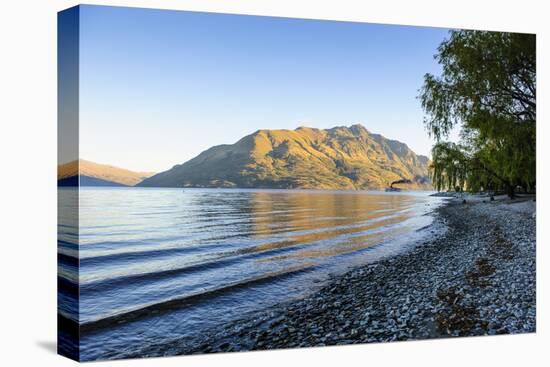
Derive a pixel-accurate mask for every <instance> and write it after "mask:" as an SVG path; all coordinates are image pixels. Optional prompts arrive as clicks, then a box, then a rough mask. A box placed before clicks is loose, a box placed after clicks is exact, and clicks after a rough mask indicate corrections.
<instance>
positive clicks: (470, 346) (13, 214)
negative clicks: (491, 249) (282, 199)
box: [0, 0, 550, 367]
mask: <svg viewBox="0 0 550 367" xmlns="http://www.w3.org/2000/svg"><path fill="white" fill-rule="evenodd" d="M93 3H94V4H105V5H126V6H141V7H156V8H172V9H183V10H199V11H216V12H228V13H241V14H258V15H280V16H288V17H302V18H317V19H337V20H354V21H365V22H378V23H394V24H409V25H430V26H441V27H459V28H474V29H490V30H501V31H520V32H530V33H533V32H535V33H537V42H538V52H539V54H538V60H537V64H538V66H539V69H538V101H539V106H538V107H539V108H538V122H539V123H538V128H537V129H538V131H537V135H538V141H539V143H538V150H539V151H538V157H537V158H538V160H537V163H538V175H539V177H538V179H537V181H538V183H539V188H538V194H537V195H538V196H537V204H538V210H539V211H538V213H537V221H538V225H537V228H538V238H537V245H538V246H537V247H538V253H537V273H538V284H537V299H538V301H537V306H538V307H537V316H538V317H537V334H531V335H518V336H497V337H477V338H465V339H447V340H438V341H420V342H401V343H390V344H376V345H374V344H370V345H363V346H349V347H328V348H316V349H301V350H288V351H273V352H254V353H233V354H218V355H209V356H192V357H171V358H157V359H143V360H131V361H118V362H100V363H98V365H101V366H104V365H105V366H110V365H113V366H121V367H122V366H176V365H177V366H217V365H220V364H224V365H225V366H279V365H289V366H290V365H298V366H300V365H302V366H309V365H311V364H314V363H315V364H318V365H323V366H324V365H326V366H329V365H341V364H346V365H362V366H364V365H396V364H402V365H405V366H416V365H422V366H432V365H433V366H436V365H437V366H441V365H446V366H464V365H487V366H489V365H491V366H492V365H498V366H523V365H528V366H535V365H542V364H543V363H544V362H546V363H548V360H550V353H548V352H547V350H548V348H549V347H548V345H550V338H549V332H550V331H549V330H550V328H549V325H548V323H549V321H548V320H549V317H548V314H549V313H550V307H549V305H550V302H549V301H548V294H549V292H548V274H549V271H548V270H547V269H548V267H549V262H550V257H549V251H548V247H549V246H550V244H549V243H548V241H545V240H547V239H548V229H547V228H548V227H546V228H545V226H544V223H546V225H547V226H548V225H550V222H549V218H548V215H547V213H548V211H547V210H546V211H544V210H542V209H543V205H544V206H547V204H548V194H547V193H545V192H544V191H543V189H544V190H546V192H548V186H549V185H550V184H549V183H548V181H549V177H548V171H547V170H545V169H544V167H543V164H546V165H548V162H549V161H550V156H549V155H548V144H544V142H547V141H550V136H549V134H548V130H549V128H548V123H547V122H548V121H547V117H548V107H547V106H548V103H550V100H549V95H548V83H549V79H548V73H549V67H550V60H549V48H550V45H549V43H548V41H549V39H550V34H549V30H550V27H549V26H548V22H549V21H550V20H549V19H548V16H547V14H548V11H546V12H545V11H544V4H545V3H546V2H545V1H542V0H539V1H530V0H522V1H517V0H515V1H508V0H500V1H488V0H485V1H482V0H473V1H472V0H452V1H448V0H439V1H437V0H434V1H424V0H422V1H421V0H401V1H395V0H394V1H390V0H386V1H368V0H363V1H348V0H334V1H320V0H318V1H299V0H294V1H286V0H278V1H277V0H273V1H267V0H248V1H246V0H232V1H231V0H218V1H215V0H195V1H176V0H172V1H153V0H151V1H93ZM1 4H2V5H0V9H1V12H0V16H1V18H2V19H1V20H0V37H1V38H0V40H1V42H0V73H1V75H0V91H1V95H0V114H1V118H0V129H1V130H0V157H1V158H0V159H1V160H0V163H1V166H0V175H2V177H1V179H0V185H1V186H0V261H1V264H0V271H1V276H0V282H1V283H0V284H1V293H0V297H1V298H0V338H1V340H0V364H1V365H3V366H19V365H21V366H68V365H74V364H75V362H72V361H70V360H68V359H65V358H62V357H60V356H57V355H56V354H55V352H54V351H55V340H56V164H57V163H56V154H57V149H56V144H57V142H56V12H57V11H59V10H62V9H65V8H67V7H70V6H73V5H76V4H77V2H74V1H62V0H41V1H40V0H37V1H22V0H20V1H17V0H11V1H3V2H2V3H1ZM544 14H546V17H545V16H544ZM545 103H546V104H545ZM544 288H546V291H545V289H544ZM545 345H546V346H545ZM545 348H546V349H545ZM546 365H547V364H546Z"/></svg>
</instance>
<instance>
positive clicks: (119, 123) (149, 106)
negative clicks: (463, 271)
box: [80, 6, 448, 171]
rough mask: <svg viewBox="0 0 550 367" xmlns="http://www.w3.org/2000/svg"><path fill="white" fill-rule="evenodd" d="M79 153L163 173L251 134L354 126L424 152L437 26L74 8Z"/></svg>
mask: <svg viewBox="0 0 550 367" xmlns="http://www.w3.org/2000/svg"><path fill="white" fill-rule="evenodd" d="M80 21H81V23H80V67H81V68H80V137H81V138H80V157H81V158H84V159H89V160H92V161H96V162H99V163H108V164H113V165H117V166H121V167H124V168H129V169H133V170H141V171H162V170H166V169H169V168H171V167H172V166H173V165H175V164H179V163H182V162H184V161H186V160H188V159H190V158H193V157H194V156H196V155H197V154H198V153H200V152H201V151H203V150H205V149H207V148H209V147H211V146H213V145H217V144H224V143H225V144H228V143H229V144H230V143H234V142H235V141H237V140H238V139H239V138H241V137H243V136H245V135H247V134H250V133H252V132H254V131H255V130H257V129H260V128H262V129H266V128H267V129H294V128H296V127H298V126H311V127H317V128H327V127H333V126H337V125H352V124H355V123H361V124H363V125H364V126H365V127H366V128H367V129H369V130H370V131H372V132H376V133H380V134H382V135H384V136H386V137H388V138H392V139H397V140H400V141H402V142H405V143H406V144H408V145H409V146H410V147H411V148H412V149H413V150H414V151H415V152H416V153H418V154H425V155H428V154H429V151H430V148H431V145H432V141H431V140H430V139H429V138H428V136H427V134H426V131H425V129H424V127H423V124H422V117H423V112H422V110H421V108H420V104H419V101H418V100H417V99H416V96H417V95H418V89H419V88H420V86H421V85H422V80H423V75H424V74H425V73H427V72H431V73H434V72H435V73H437V72H438V71H439V66H438V65H437V64H436V63H435V61H434V60H433V55H434V54H435V52H436V48H437V46H438V45H439V44H440V43H441V41H442V40H443V39H444V38H445V37H446V36H447V31H448V30H446V29H439V28H427V27H426V28H424V27H406V26H395V25H375V24H365V23H350V22H335V21H318V20H303V19H286V18H274V17H256V16H239V15H226V14H212V13H193V12H180V11H165V10H150V9H133V8H117V7H101V6H83V7H81V12H80Z"/></svg>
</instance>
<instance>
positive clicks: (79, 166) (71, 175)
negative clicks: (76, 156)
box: [57, 159, 153, 186]
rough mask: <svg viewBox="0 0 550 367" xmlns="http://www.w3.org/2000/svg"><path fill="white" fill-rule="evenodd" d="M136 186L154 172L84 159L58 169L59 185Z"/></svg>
mask: <svg viewBox="0 0 550 367" xmlns="http://www.w3.org/2000/svg"><path fill="white" fill-rule="evenodd" d="M78 175H80V186H134V185H136V184H137V183H139V182H141V181H142V180H143V179H145V178H147V177H149V176H151V175H153V173H152V172H134V171H130V170H127V169H123V168H118V167H114V166H110V165H106V164H99V163H94V162H90V161H87V160H84V159H81V160H79V161H72V162H69V163H66V164H63V165H61V166H59V167H58V169H57V184H58V186H76V185H77V183H78V179H77V177H78Z"/></svg>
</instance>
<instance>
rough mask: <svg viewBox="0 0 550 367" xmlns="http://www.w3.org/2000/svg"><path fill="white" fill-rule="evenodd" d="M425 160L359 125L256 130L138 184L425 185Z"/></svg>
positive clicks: (428, 186) (428, 184)
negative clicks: (397, 183) (401, 181)
mask: <svg viewBox="0 0 550 367" xmlns="http://www.w3.org/2000/svg"><path fill="white" fill-rule="evenodd" d="M428 164H429V160H428V158H427V157H425V156H420V155H416V154H415V153H414V152H413V151H412V150H411V149H409V147H407V145H406V144H403V143H401V142H399V141H396V140H390V139H386V138H385V137H383V136H382V135H378V134H373V133H370V132H369V131H368V130H367V129H365V128H364V127H363V126H361V125H353V126H351V127H344V126H339V127H335V128H332V129H327V130H321V129H314V128H308V127H299V128H297V129H296V130H258V131H256V132H255V133H253V134H251V135H248V136H245V137H244V138H242V139H241V140H239V141H238V142H236V143H235V144H232V145H218V146H214V147H212V148H210V149H208V150H206V151H204V152H202V153H201V154H199V155H198V156H197V157H195V158H193V159H191V160H189V161H187V162H185V163H183V164H179V165H176V166H174V167H173V168H172V169H170V170H168V171H165V172H161V173H158V174H156V175H154V176H152V177H149V178H147V179H145V180H143V181H142V182H140V183H139V184H138V186H153V187H242V188H285V189H286V188H304V189H306V188H318V189H351V190H357V189H382V188H386V187H388V186H390V184H391V183H392V182H394V181H397V180H410V181H411V183H410V184H407V185H405V186H403V187H404V188H405V187H406V188H410V189H428V188H430V187H431V186H430V180H429V178H428Z"/></svg>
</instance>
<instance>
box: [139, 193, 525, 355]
mask: <svg viewBox="0 0 550 367" xmlns="http://www.w3.org/2000/svg"><path fill="white" fill-rule="evenodd" d="M534 211H535V203H534V202H533V201H532V200H514V201H509V200H504V199H503V200H498V201H494V202H483V201H477V200H475V201H470V202H467V203H462V201H461V200H457V199H452V200H449V201H448V202H447V203H445V204H443V205H442V206H441V207H440V208H438V209H437V210H436V212H435V213H434V214H435V218H434V222H433V223H432V224H431V225H430V227H431V228H436V226H440V225H444V226H446V230H445V231H442V232H440V231H437V230H436V231H434V232H435V238H432V239H429V240H428V239H426V240H424V241H422V242H421V243H419V244H417V245H415V246H414V247H413V248H412V249H411V250H409V251H405V252H404V253H402V254H398V255H395V256H392V257H389V258H385V259H382V260H380V261H378V262H375V263H372V264H369V265H365V266H360V267H358V268H355V269H352V270H350V271H349V272H346V273H344V274H343V275H340V276H337V277H335V278H333V279H331V280H330V281H329V282H328V283H327V285H325V286H324V287H322V288H321V289H320V290H318V291H316V292H314V293H313V294H310V295H309V296H306V297H305V298H303V299H299V300H294V301H289V302H286V303H282V304H280V305H278V306H274V307H272V308H270V309H267V310H263V311H259V312H256V313H254V314H252V315H246V316H245V317H244V318H243V319H241V320H237V321H234V322H232V323H230V324H229V325H227V326H225V327H223V328H217V329H216V330H207V331H206V332H205V334H204V336H203V338H201V340H194V341H192V342H191V343H190V344H187V343H188V342H189V340H186V341H185V342H184V341H182V340H176V341H174V342H172V343H169V344H164V345H157V346H150V348H147V349H148V350H147V351H144V353H143V354H142V353H140V355H139V356H138V355H131V356H130V357H143V356H155V355H181V354H199V353H201V354H202V353H213V352H231V351H251V350H266V349H280V348H296V347H314V346H324V345H348V344H358V343H373V342H385V341H400V340H401V341H402V340H422V339H431V338H444V337H453V336H477V335H496V334H517V333H529V332H535V330H536V303H535V302H536V294H535V252H536V251H535V240H536V230H535V222H536V220H535V214H534Z"/></svg>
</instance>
